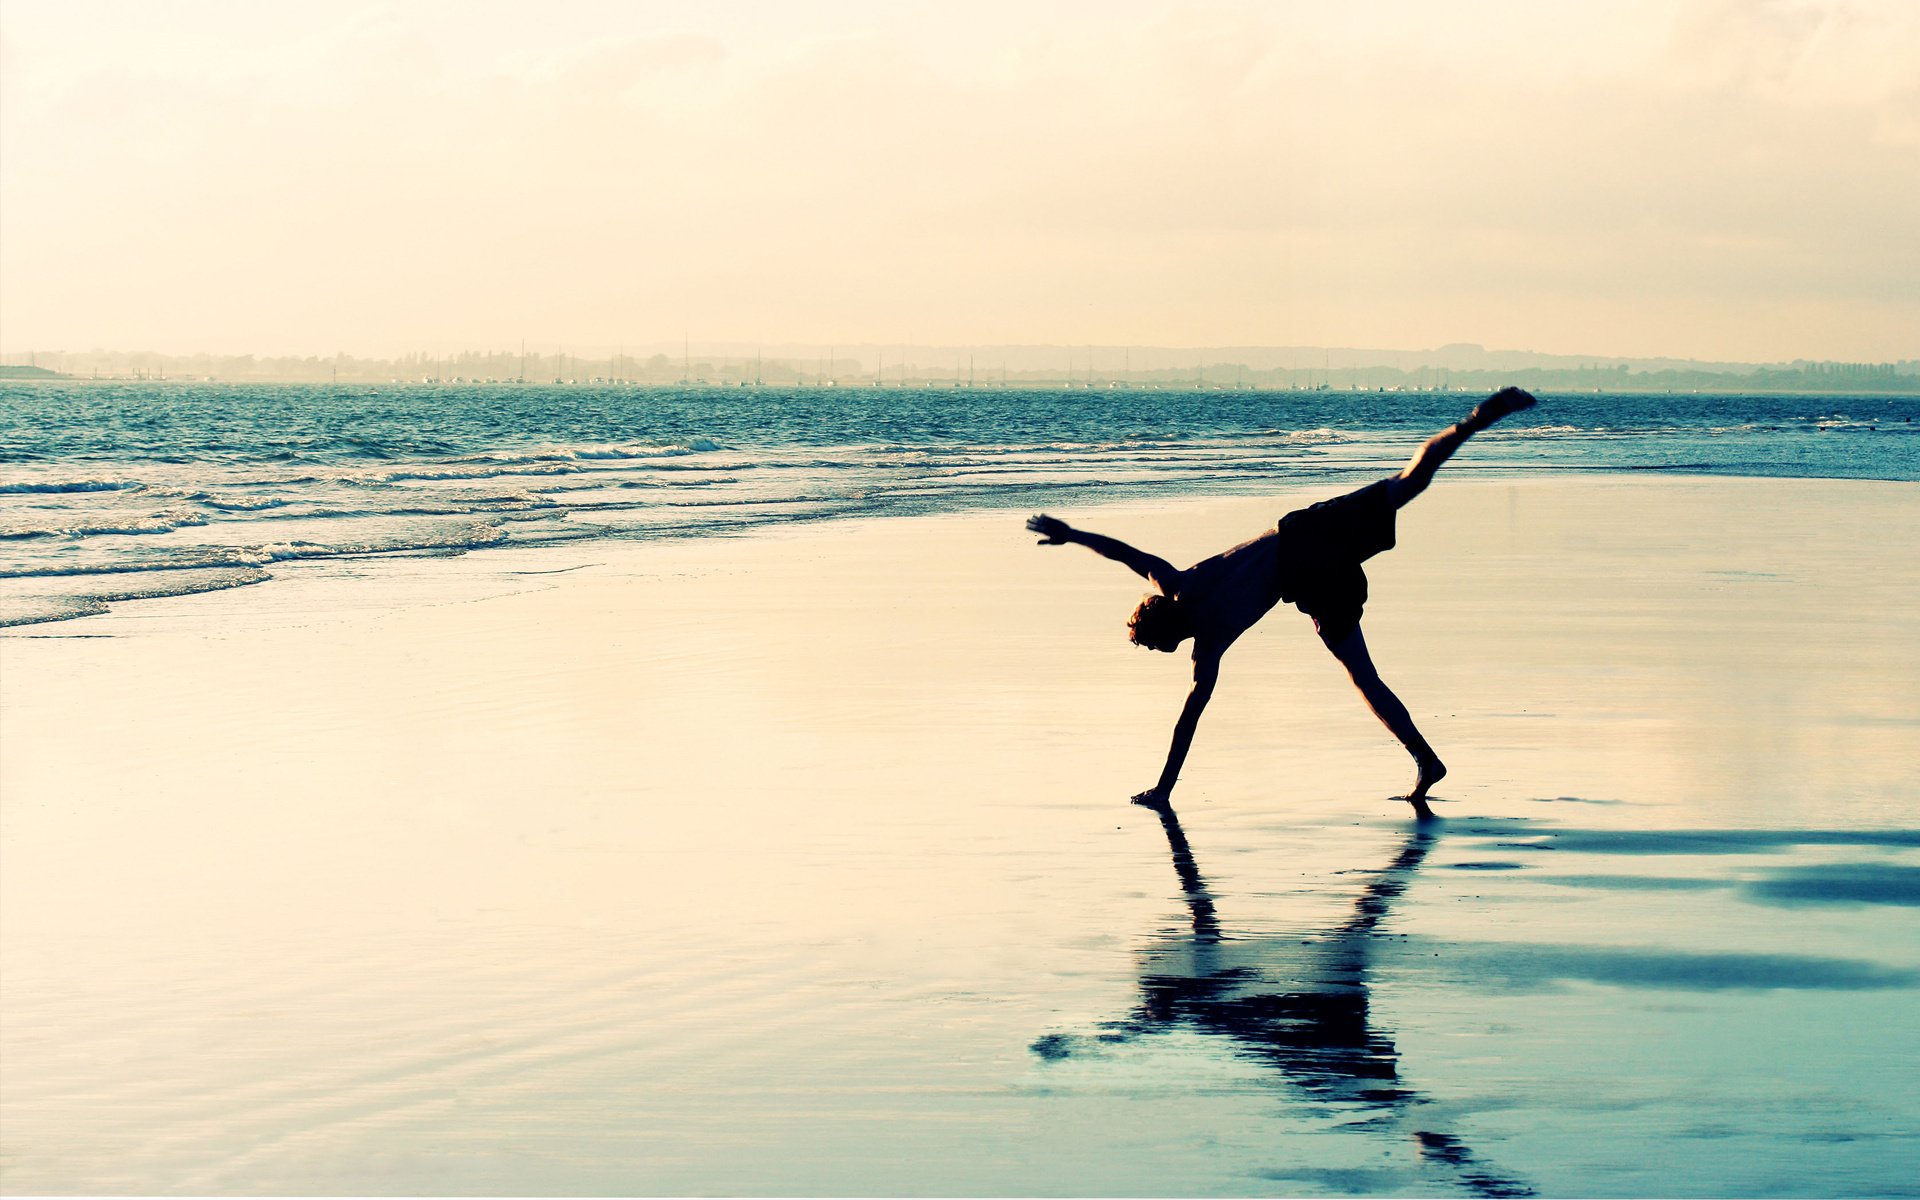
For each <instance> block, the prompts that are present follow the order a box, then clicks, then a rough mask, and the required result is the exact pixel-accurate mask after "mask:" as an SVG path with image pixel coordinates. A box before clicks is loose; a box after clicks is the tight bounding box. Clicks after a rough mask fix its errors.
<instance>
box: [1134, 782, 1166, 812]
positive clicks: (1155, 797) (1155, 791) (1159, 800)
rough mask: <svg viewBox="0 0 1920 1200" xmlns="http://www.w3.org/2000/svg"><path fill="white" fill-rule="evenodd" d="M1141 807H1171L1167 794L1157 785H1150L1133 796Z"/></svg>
mask: <svg viewBox="0 0 1920 1200" xmlns="http://www.w3.org/2000/svg"><path fill="white" fill-rule="evenodd" d="M1133 802H1134V803H1135V804H1138V805H1139V806H1140V807H1141V808H1153V809H1161V808H1167V807H1169V803H1170V802H1169V801H1168V799H1167V794H1166V793H1165V792H1163V791H1161V790H1160V789H1159V788H1157V787H1150V788H1148V789H1147V790H1146V791H1144V792H1141V793H1140V794H1139V795H1137V796H1135V797H1134V798H1133Z"/></svg>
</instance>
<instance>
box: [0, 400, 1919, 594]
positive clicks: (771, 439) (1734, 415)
mask: <svg viewBox="0 0 1920 1200" xmlns="http://www.w3.org/2000/svg"><path fill="white" fill-rule="evenodd" d="M1476 398H1477V396H1476V395H1472V394H1467V393H1463V392H1459V391H1426V392H1409V391H1395V392H1368V391H1334V390H1318V391H1246V390H1227V389H1219V390H1202V389H1146V388H1093V387H1081V388H1051V389H1039V388H991V387H981V388H965V387H952V386H948V387H940V388H913V387H872V388H847V387H809V388H763V387H740V388H722V387H688V388H672V387H665V388H663V387H634V386H623V385H617V384H609V385H556V386H528V385H520V384H508V385H473V386H461V385H457V384H455V385H433V384H408V385H402V384H395V385H388V386H363V385H351V386H350V385H344V384H342V385H298V384H284V385H282V384H240V383H186V382H163V381H155V382H93V381H84V382H83V381H71V382H68V381H58V382H31V383H7V384H0V625H25V624H37V623H44V622H54V621H64V620H72V619H75V618H79V617H85V616H88V615H92V614H97V613H100V612H103V611H105V610H106V609H107V608H108V607H109V606H110V605H114V604H118V603H123V602H127V601H136V600H140V599H144V598H151V597H161V596H179V595H186V594H191V593H196V592H209V591H217V590H223V589H231V588H237V587H242V586H250V585H263V584H270V583H271V582H272V581H273V579H274V578H275V577H276V572H280V573H285V572H287V571H290V570H294V569H309V570H310V569H313V567H314V566H315V565H316V564H327V563H336V564H339V563H355V564H361V565H364V564H366V563H367V562H368V560H373V559H377V558H383V557H385V558H391V557H408V558H418V557H425V556H453V555H464V554H467V553H470V552H472V551H476V550H481V549H485V550H488V551H491V552H512V551H514V550H516V549H530V548H535V547H547V548H553V547H560V546H565V545H569V544H573V545H585V544H591V543H595V542H603V541H607V540H610V539H618V540H647V539H659V538H686V537H715V536H725V535H731V534H739V533H744V532H751V531H753V530H756V529H763V528H766V527H768V526H774V525H780V524H787V523H793V522H806V521H824V520H836V519H846V518H868V517H889V516H904V515H914V514H924V513H939V512H953V511H959V510H964V509H978V508H1035V509H1038V508H1042V507H1057V508H1064V507H1068V506H1074V507H1078V506H1084V505H1089V504H1095V503H1102V502H1107V501H1115V500H1128V501H1139V500H1147V499H1151V498H1155V497H1167V498H1174V497H1180V496H1192V495H1208V494H1214V495H1223V494H1250V493H1257V492H1260V491H1263V490H1268V489H1273V488H1275V487H1276V485H1285V486H1286V487H1288V488H1289V489H1292V488H1296V487H1299V486H1309V487H1310V486H1313V485H1315V484H1319V483H1322V482H1324V483H1325V484H1327V485H1328V490H1329V491H1330V492H1331V491H1333V490H1336V489H1338V488H1339V487H1341V486H1342V485H1345V484H1349V483H1354V484H1357V483H1358V482H1360V481H1362V480H1364V479H1366V478H1369V477H1372V476H1375V475H1379V474H1383V473H1385V472H1387V471H1391V470H1394V469H1397V467H1398V466H1399V464H1400V463H1402V462H1403V461H1404V460H1405V459H1406V457H1407V456H1408V455H1409V454H1410V453H1411V452H1412V451H1413V450H1414V448H1415V447H1417V446H1418V445H1419V444H1420V442H1421V441H1422V440H1423V439H1424V438H1426V437H1427V436H1429V435H1430V434H1431V433H1433V432H1434V431H1436V430H1438V429H1440V428H1443V427H1444V426H1446V425H1447V424H1449V423H1450V422H1452V421H1454V420H1457V419H1458V418H1459V417H1461V416H1462V415H1464V414H1465V413H1466V411H1467V410H1468V409H1469V408H1470V407H1471V405H1472V404H1473V402H1474V400H1475V399H1476ZM1540 398H1541V404H1540V405H1539V407H1537V408H1535V409H1533V410H1532V411H1530V412H1527V413H1524V414H1521V415H1520V416H1518V417H1516V418H1514V419H1512V420H1511V421H1509V422H1507V423H1504V424H1503V425H1501V426H1500V427H1499V429H1498V430H1497V431H1496V432H1495V433H1493V434H1490V435H1487V436H1482V437H1479V438H1476V439H1475V440H1474V442H1473V443H1472V444H1471V445H1470V446H1469V447H1468V448H1467V449H1466V450H1465V451H1463V452H1462V453H1461V454H1460V455H1459V456H1458V457H1456V458H1455V459H1454V460H1453V462H1452V463H1450V464H1449V466H1448V468H1447V470H1448V473H1449V474H1452V475H1475V476H1480V477H1486V476H1505V475H1514V476H1518V475H1538V474H1541V473H1546V472H1559V473H1566V472H1579V473H1594V472H1603V473H1604V472H1646V471H1661V472H1677V473H1692V474H1715V475H1749V476H1797V477H1809V478H1828V479H1878V480H1903V481H1914V480H1920V425H1916V423H1915V418H1916V416H1920V397H1916V396H1866V395H1765V394H1754V395H1736V394H1714V395H1702V394H1683V395H1676V394H1669V393H1660V394H1640V393H1626V392H1623V393H1612V392H1581V393H1550V392H1543V393H1541V394H1540Z"/></svg>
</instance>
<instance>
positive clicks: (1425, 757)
mask: <svg viewBox="0 0 1920 1200" xmlns="http://www.w3.org/2000/svg"><path fill="white" fill-rule="evenodd" d="M1328 649H1330V650H1332V651H1333V656H1334V657H1335V658H1337V659H1339V660H1340V665H1341V666H1343V667H1345V668H1346V669H1347V674H1348V675H1349V676H1350V677H1352V679H1353V683H1354V686H1355V687H1357V688H1359V689H1360V694H1361V696H1363V697H1365V698H1366V701H1367V707H1368V708H1370V709H1372V710H1373V715H1374V716H1376V717H1379V718H1380V723H1381V724H1382V725H1385V726H1386V727H1387V731H1388V732H1389V733H1391V734H1393V736H1394V737H1396V738H1399V739H1400V744H1401V745H1402V746H1405V747H1406V748H1407V753H1409V754H1411V755H1413V765H1414V770H1415V772H1416V774H1415V776H1414V781H1413V790H1412V791H1411V792H1408V793H1407V794H1406V795H1405V796H1404V797H1402V799H1404V800H1406V802H1407V803H1408V804H1411V805H1413V811H1414V815H1416V816H1419V817H1422V818H1425V817H1431V816H1432V815H1433V810H1432V809H1430V808H1428V807H1427V792H1428V791H1429V790H1430V789H1431V788H1432V787H1433V785H1434V784H1436V783H1439V782H1440V780H1441V779H1442V778H1444V777H1445V776H1446V773H1447V764H1445V763H1443V762H1441V761H1440V756H1439V755H1438V754H1435V753H1434V752H1433V747H1432V746H1429V745H1428V744H1427V739H1426V738H1423V737H1421V736H1420V731H1419V730H1418V729H1417V728H1415V727H1414V724H1413V717H1412V716H1411V715H1410V714H1409V713H1408V712H1407V706H1406V705H1404V704H1402V703H1400V697H1398V696H1396V695H1394V694H1393V691H1392V689H1391V688H1389V687H1387V685H1386V684H1385V683H1384V682H1383V681H1382V680H1381V678H1380V672H1378V671H1376V670H1375V669H1374V666H1373V658H1372V657H1371V656H1370V655H1368V653H1367V639H1366V638H1364V637H1362V636H1361V634H1360V627H1359V626H1358V625H1356V626H1354V628H1353V632H1352V633H1350V634H1348V635H1347V636H1346V637H1344V638H1342V639H1340V641H1339V643H1338V644H1337V645H1334V646H1330V647H1328Z"/></svg>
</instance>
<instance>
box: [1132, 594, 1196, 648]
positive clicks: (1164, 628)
mask: <svg viewBox="0 0 1920 1200" xmlns="http://www.w3.org/2000/svg"><path fill="white" fill-rule="evenodd" d="M1189 632H1190V631H1189V630H1188V628H1187V614H1186V612H1185V610H1183V609H1182V608H1181V607H1180V602H1179V601H1178V600H1175V599H1174V598H1173V597H1172V596H1165V595H1162V594H1160V593H1159V592H1153V593H1151V594H1149V595H1148V596H1146V597H1145V598H1144V599H1142V600H1141V601H1140V604H1139V606H1138V607H1136V608H1135V609H1134V610H1133V615H1132V616H1130V617H1128V618H1127V637H1128V638H1130V639H1132V641H1133V644H1134V645H1136V646H1145V647H1146V648H1147V649H1149V650H1160V651H1164V652H1165V653H1167V654H1172V653H1173V652H1174V651H1175V650H1178V649H1179V648H1180V642H1181V640H1182V639H1183V638H1185V637H1187V636H1188V634H1189Z"/></svg>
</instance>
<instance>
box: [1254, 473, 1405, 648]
mask: <svg viewBox="0 0 1920 1200" xmlns="http://www.w3.org/2000/svg"><path fill="white" fill-rule="evenodd" d="M1396 511H1397V510H1396V508H1395V507H1394V503H1393V497H1392V496H1391V495H1390V494H1389V493H1388V491H1387V481H1386V480H1384V479H1382V480H1380V481H1379V482H1377V483H1371V484H1368V485H1367V486H1366V487H1363V488H1361V489H1360V490H1359V491H1357V492H1349V493H1347V494H1346V495H1344V496H1336V497H1334V498H1333V499H1331V500H1322V501H1321V502H1320V503H1318V504H1315V505H1313V506H1312V507H1310V508H1303V509H1300V510H1298V511H1297V512H1290V513H1288V514H1287V515H1286V516H1284V517H1282V518H1280V525H1279V537H1280V546H1279V551H1280V598H1281V599H1282V600H1285V601H1287V602H1289V603H1291V604H1292V605H1293V606H1294V607H1295V608H1297V609H1299V610H1300V611H1301V612H1303V613H1305V614H1307V615H1308V616H1309V617H1312V618H1313V627H1314V629H1316V630H1318V631H1319V634H1320V640H1321V641H1323V642H1325V643H1326V644H1327V645H1328V646H1330V647H1331V646H1334V645H1337V644H1338V643H1340V642H1342V641H1344V640H1346V638H1347V636H1348V635H1349V634H1351V633H1352V632H1353V631H1354V630H1355V629H1357V628H1359V626H1360V612H1361V610H1362V609H1363V608H1365V607H1366V603H1367V573H1366V572H1365V571H1363V570H1361V568H1360V564H1361V563H1363V562H1365V561H1366V560H1367V559H1369V558H1372V557H1373V556H1374V555H1376V554H1379V553H1380V552H1381V551H1383V550H1391V549H1393V518H1394V513H1395V512H1396Z"/></svg>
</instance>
